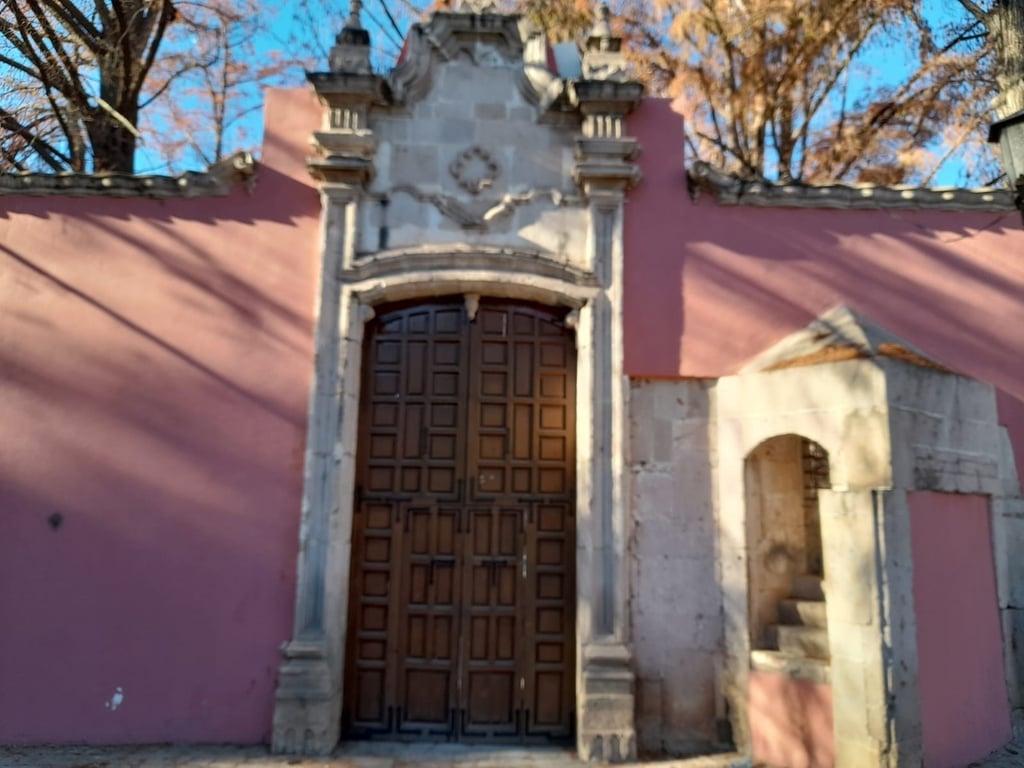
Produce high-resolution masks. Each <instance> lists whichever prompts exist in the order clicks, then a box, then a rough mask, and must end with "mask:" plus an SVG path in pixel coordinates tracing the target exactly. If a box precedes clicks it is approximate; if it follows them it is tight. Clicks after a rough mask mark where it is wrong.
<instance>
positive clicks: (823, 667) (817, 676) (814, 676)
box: [750, 651, 832, 684]
mask: <svg viewBox="0 0 1024 768" xmlns="http://www.w3.org/2000/svg"><path fill="white" fill-rule="evenodd" d="M750 668H751V669H756V670H757V671H759V672H773V673H776V674H779V675H785V676H786V677H792V678H797V679H800V680H809V681H810V682H812V683H825V684H828V683H829V682H830V681H831V679H832V675H831V672H830V669H829V663H828V662H827V661H825V660H824V659H808V658H807V657H806V656H794V655H793V654H791V653H783V652H782V651H751V652H750Z"/></svg>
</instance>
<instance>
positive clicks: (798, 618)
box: [779, 598, 828, 629]
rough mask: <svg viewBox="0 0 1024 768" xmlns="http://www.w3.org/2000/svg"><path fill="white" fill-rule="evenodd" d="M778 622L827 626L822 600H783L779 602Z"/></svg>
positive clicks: (806, 625) (804, 625)
mask: <svg viewBox="0 0 1024 768" xmlns="http://www.w3.org/2000/svg"><path fill="white" fill-rule="evenodd" d="M779 624H790V625H792V626H802V627H821V628H822V629H824V628H825V627H827V626H828V618H827V616H826V615H825V601H824V600H794V599H792V598H790V599H789V600H783V601H782V602H780V603H779Z"/></svg>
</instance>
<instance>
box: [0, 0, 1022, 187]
mask: <svg viewBox="0 0 1024 768" xmlns="http://www.w3.org/2000/svg"><path fill="white" fill-rule="evenodd" d="M504 3H511V5H510V6H508V7H511V8H518V10H520V11H521V12H523V13H524V14H525V15H527V16H528V17H529V18H531V19H532V20H533V21H534V22H535V23H536V24H538V25H539V26H541V27H542V28H544V29H545V30H546V31H547V32H548V35H549V37H550V38H551V39H552V41H555V42H558V41H582V39H583V38H584V37H585V36H586V33H587V30H588V29H589V27H590V25H591V22H592V18H593V13H594V9H595V3H594V2H592V1H591V0H504ZM504 3H503V4H504ZM611 5H612V10H613V12H614V13H615V14H616V15H617V19H616V24H617V25H618V28H619V31H620V32H621V33H622V34H623V36H624V37H626V38H627V46H628V49H629V50H630V51H631V56H632V57H633V63H634V65H635V68H636V69H635V71H636V73H637V76H638V78H639V79H641V80H643V81H644V82H645V83H646V84H647V86H648V89H649V91H650V92H652V93H655V94H660V95H665V96H670V97H674V98H678V99H679V103H680V104H681V105H683V108H684V112H685V113H686V118H687V141H688V146H689V151H690V152H691V153H692V154H693V155H694V156H695V157H698V158H700V159H703V160H707V161H709V162H712V163H715V164H717V165H720V166H723V167H725V168H728V169H730V170H733V171H736V172H738V173H741V174H744V175H746V176H749V177H752V178H767V179H781V180H787V181H797V182H807V183H823V182H831V181H865V182H875V183H900V182H913V183H928V182H930V181H931V180H932V179H933V178H934V174H935V172H936V170H937V169H938V168H939V167H941V166H942V164H943V162H944V161H945V160H946V159H948V157H950V156H951V155H953V154H956V156H957V159H958V163H959V164H960V166H961V167H963V168H964V169H965V170H966V176H965V177H964V179H963V181H965V182H973V183H978V182H981V181H986V180H989V179H990V178H992V177H993V176H994V175H995V171H994V170H993V168H994V167H995V166H994V163H993V161H992V158H991V156H990V155H988V154H987V150H986V149H985V148H984V144H983V139H984V126H985V124H987V123H988V122H990V121H991V120H992V119H993V117H994V114H993V112H992V104H991V102H992V99H993V97H994V96H996V95H997V94H1000V93H1001V94H1002V95H1001V96H1000V99H999V100H998V101H997V104H996V106H997V108H998V112H999V114H1000V115H1005V114H1008V113H1010V112H1013V111H1016V110H1017V109H1020V108H1021V107H1024V96H1022V93H1024V87H1022V85H1021V83H1022V82H1024V0H930V5H931V6H932V8H931V11H930V13H928V14H924V13H923V12H922V10H921V8H922V3H921V2H920V0H858V1H857V2H852V0H851V1H846V0H843V1H842V2H836V1H835V0H611ZM421 7H422V3H415V2H413V0H380V1H379V2H378V3H377V4H374V5H372V6H371V7H368V8H367V9H366V10H365V11H364V21H365V22H366V23H367V25H368V26H370V27H371V28H372V29H373V30H374V32H373V36H374V44H375V46H377V47H379V48H380V50H379V51H378V52H377V60H378V61H381V62H382V63H383V62H384V61H386V60H387V59H389V58H390V57H391V56H393V55H394V52H395V51H397V49H398V48H399V47H400V40H401V37H402V32H403V30H405V29H407V28H408V24H409V22H410V20H411V19H412V18H413V17H415V15H416V14H417V13H418V12H419V11H420V8H421ZM268 9H269V5H268V4H266V3H259V2H257V0H179V2H176V3H175V4H174V6H172V5H171V4H170V2H169V0H92V1H91V2H73V1H72V0H0V88H2V89H3V90H2V91H0V169H6V170H24V169H33V170H37V169H42V170H53V171H60V170H91V171H104V170H120V171H130V170H133V169H134V165H133V162H134V160H135V159H136V158H137V157H138V153H137V151H136V150H137V149H138V148H139V147H140V145H141V146H142V147H143V148H144V149H145V151H146V157H147V162H148V163H149V164H151V165H152V164H153V160H152V158H154V157H156V158H159V162H161V163H166V164H167V165H168V167H171V168H180V167H182V165H183V164H190V165H193V166H195V165H202V164H206V163H210V162H215V161H216V160H218V159H220V158H221V157H223V156H224V154H226V153H227V152H229V151H231V150H233V149H235V148H237V145H238V143H239V142H244V141H245V138H244V134H243V133H241V132H240V131H241V130H242V129H244V125H245V120H244V118H245V117H246V116H247V115H248V114H250V113H251V112H252V111H253V110H255V109H258V106H259V103H260V88H261V87H262V86H263V85H266V84H268V83H274V82H278V81H284V82H289V83H291V84H297V83H299V82H301V70H302V69H303V67H306V68H317V67H318V66H322V60H323V59H324V58H325V57H326V49H327V47H329V45H330V38H331V37H333V33H334V32H336V31H337V29H336V28H337V27H340V24H341V20H342V19H343V17H344V11H345V9H344V8H340V7H336V4H335V3H334V2H331V1H330V0H296V2H293V3H291V4H289V6H288V11H287V12H288V13H289V14H290V16H289V17H285V16H284V14H283V13H282V14H278V15H276V16H275V15H274V14H273V13H270V12H269V10H268ZM936 19H939V21H936ZM275 24H276V25H277V29H276V31H275V28H274V25H275ZM275 32H276V37H275ZM326 33H330V34H329V35H328V34H326ZM268 35H269V36H270V37H274V39H276V40H277V43H278V48H279V51H280V52H279V53H277V54H271V55H269V56H268V55H267V54H266V53H263V54H262V55H260V54H259V52H258V51H259V50H263V51H265V50H266V44H265V43H266V40H267V37H268ZM257 40H261V41H262V43H263V44H262V48H259V47H258V46H257ZM297 64H298V65H297ZM890 64H896V65H898V66H896V69H895V71H898V75H897V76H894V75H893V74H892V72H891V71H890V70H889V65H890ZM286 73H287V77H286ZM147 170H149V169H148V168H147Z"/></svg>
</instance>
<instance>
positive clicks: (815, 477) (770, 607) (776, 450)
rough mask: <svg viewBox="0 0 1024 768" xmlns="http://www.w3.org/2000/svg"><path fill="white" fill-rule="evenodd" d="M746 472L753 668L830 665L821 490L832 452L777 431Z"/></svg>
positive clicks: (750, 456)
mask: <svg viewBox="0 0 1024 768" xmlns="http://www.w3.org/2000/svg"><path fill="white" fill-rule="evenodd" d="M744 476H745V494H746V508H747V515H746V537H747V551H748V552H749V553H750V555H749V559H748V584H749V590H748V595H749V631H750V648H751V649H752V657H751V658H752V662H753V666H755V667H757V666H758V661H759V660H760V661H762V662H765V663H770V664H771V666H772V667H773V668H775V669H789V668H794V667H807V666H808V664H807V663H801V662H806V661H807V660H811V663H810V666H811V667H818V666H821V665H820V664H815V663H813V662H823V663H825V664H827V661H828V658H829V647H828V629H827V623H826V618H825V589H824V579H825V562H824V556H823V551H822V537H821V521H820V514H819V510H818V490H819V489H821V488H828V487H829V485H830V484H829V460H828V453H827V452H826V451H825V449H824V448H822V447H821V446H820V445H819V444H818V443H816V442H814V441H812V440H809V439H807V438H805V437H803V436H801V435H796V434H787V435H779V436H776V437H772V438H770V439H768V440H766V441H764V442H762V443H761V444H760V445H758V446H757V447H756V448H755V449H754V450H753V451H751V452H750V454H748V456H747V457H746V460H745V462H744ZM761 657H766V658H761Z"/></svg>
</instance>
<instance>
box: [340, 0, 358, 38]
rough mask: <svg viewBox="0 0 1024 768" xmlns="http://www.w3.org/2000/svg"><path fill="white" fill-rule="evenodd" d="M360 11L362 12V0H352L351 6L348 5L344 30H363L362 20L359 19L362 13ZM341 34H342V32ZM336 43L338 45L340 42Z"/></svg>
mask: <svg viewBox="0 0 1024 768" xmlns="http://www.w3.org/2000/svg"><path fill="white" fill-rule="evenodd" d="M362 11H363V0H352V2H351V4H350V5H349V8H348V21H346V22H345V27H344V29H351V30H356V29H362V28H363V22H362V20H361V19H360V17H359V14H360V13H362ZM342 33H343V34H344V31H343V32H342ZM340 37H341V36H340V35H339V38H340ZM338 42H339V43H340V42H341V40H340V39H339V40H338Z"/></svg>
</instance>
